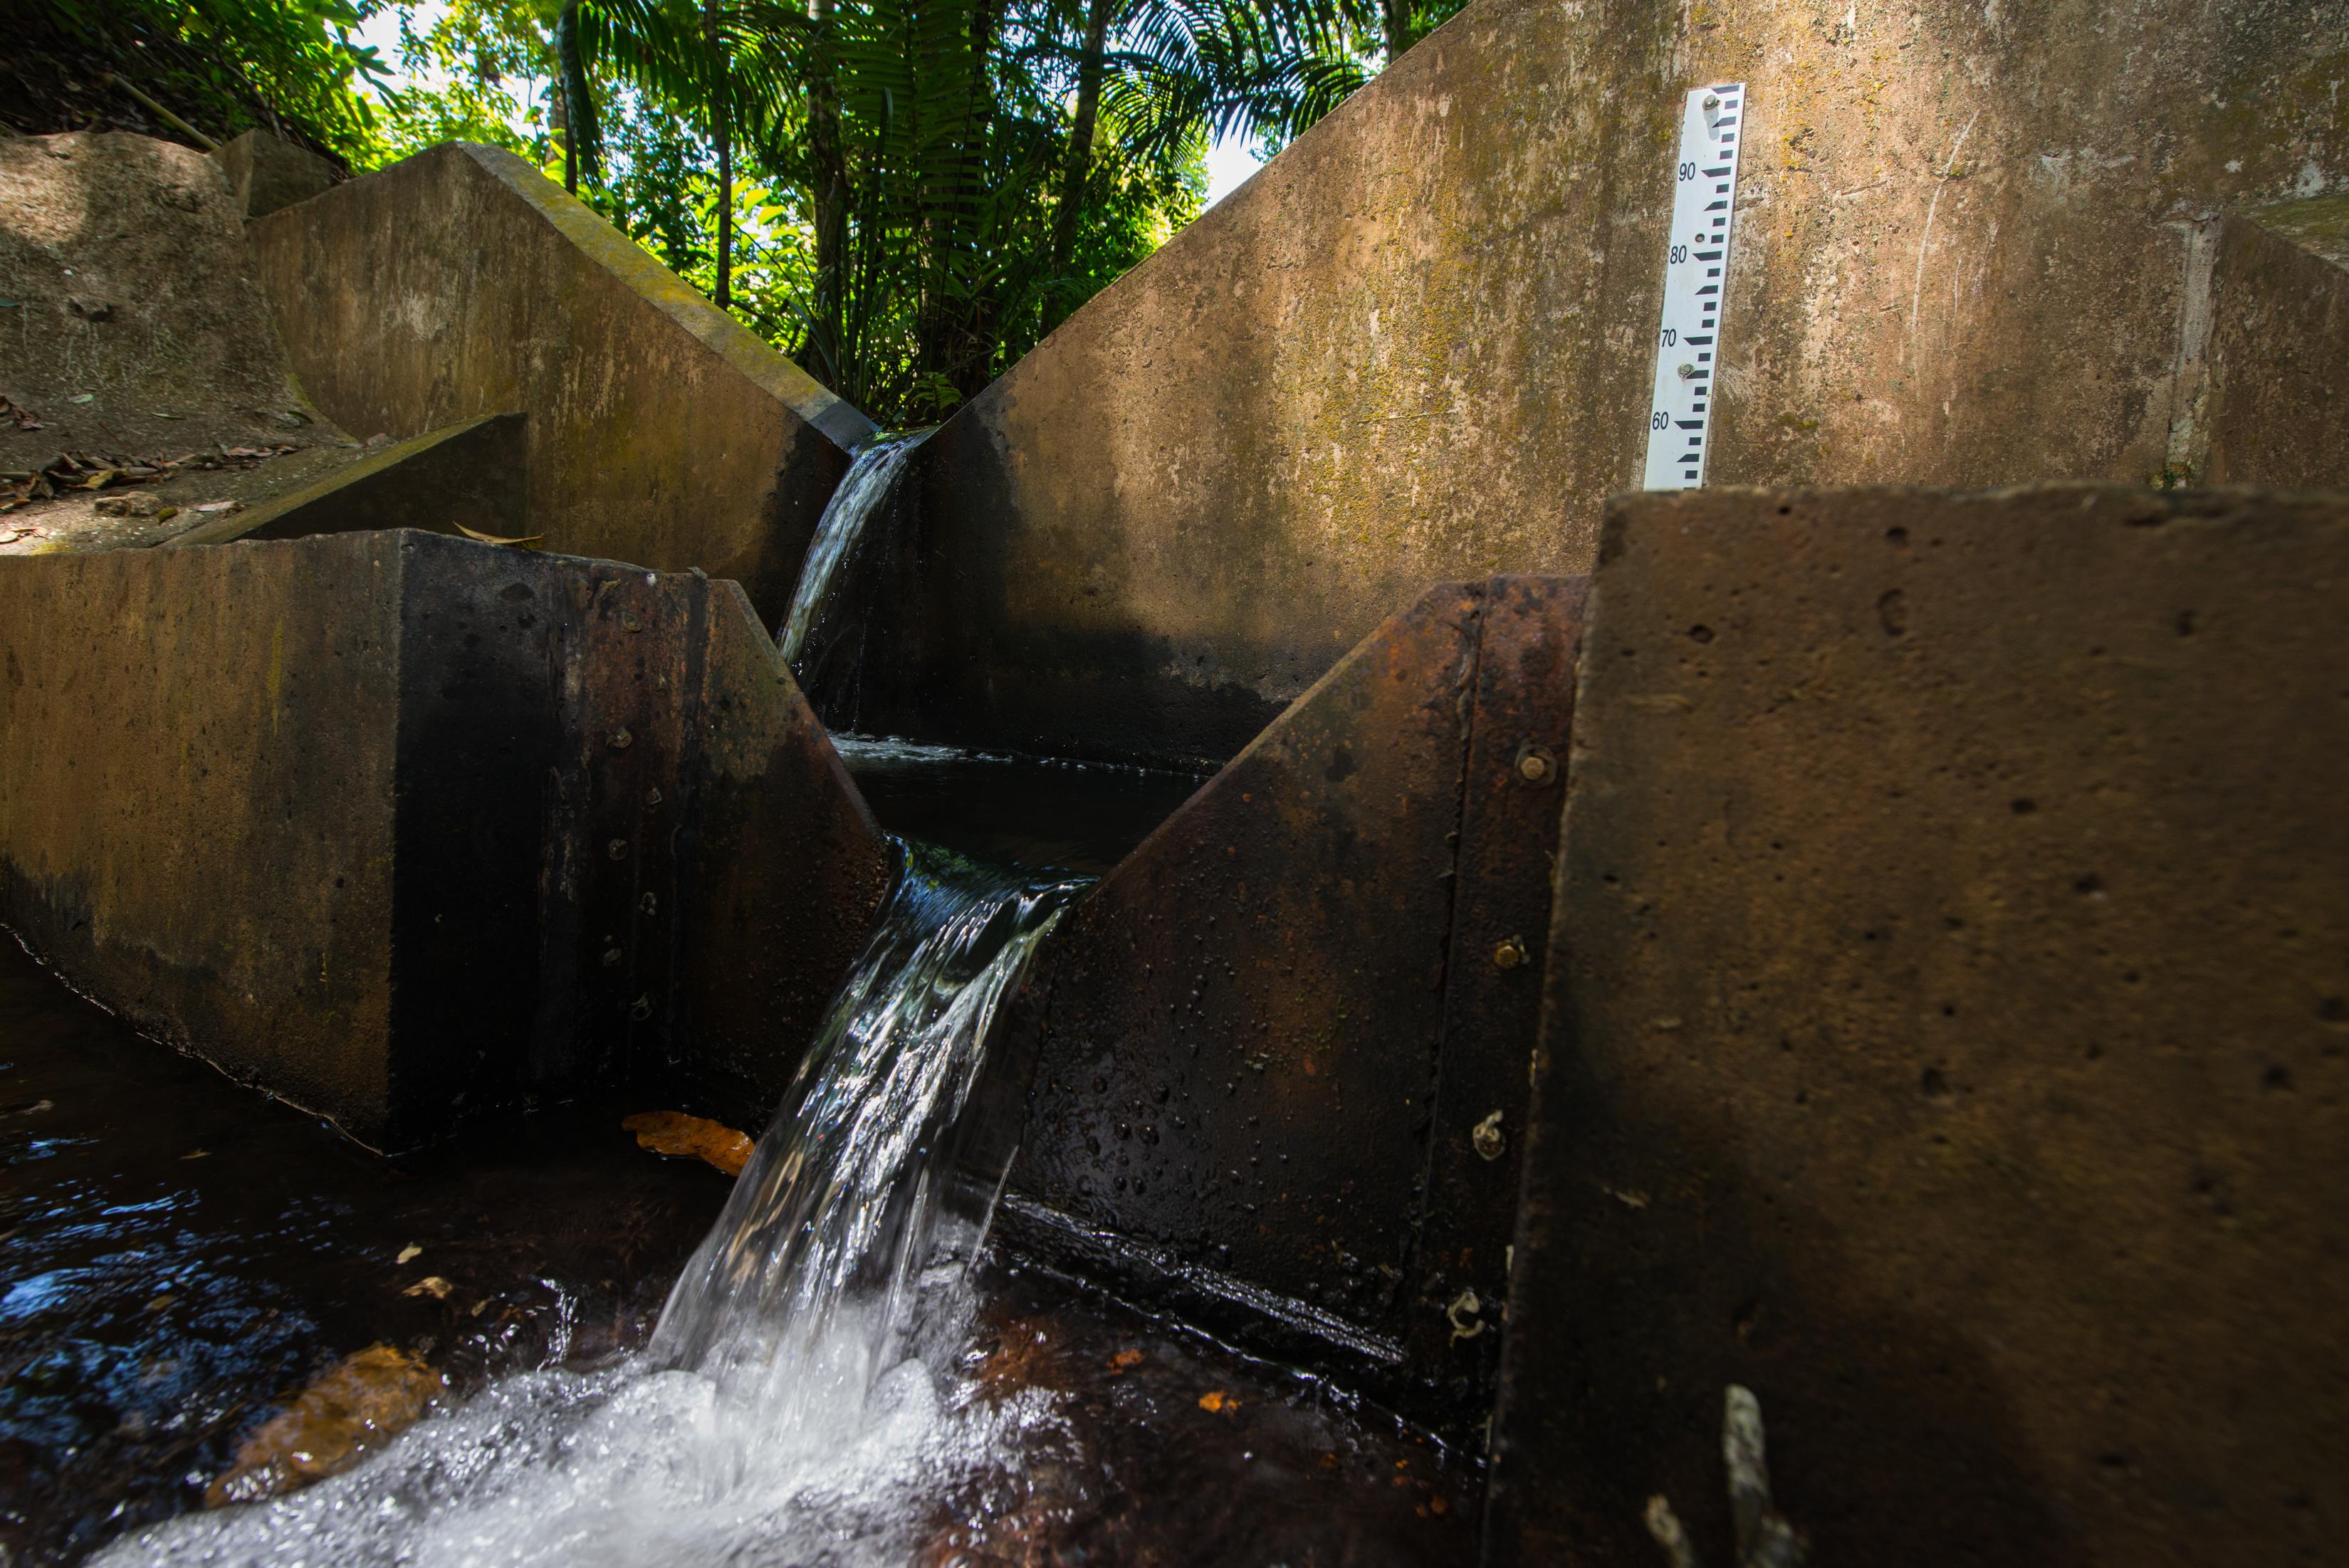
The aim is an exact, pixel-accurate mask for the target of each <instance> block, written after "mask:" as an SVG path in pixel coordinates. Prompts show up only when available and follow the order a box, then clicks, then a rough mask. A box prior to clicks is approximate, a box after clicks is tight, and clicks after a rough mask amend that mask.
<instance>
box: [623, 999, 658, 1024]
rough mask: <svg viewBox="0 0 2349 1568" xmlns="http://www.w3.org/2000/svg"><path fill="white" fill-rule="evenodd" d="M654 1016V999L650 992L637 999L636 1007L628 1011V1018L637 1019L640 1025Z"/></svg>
mask: <svg viewBox="0 0 2349 1568" xmlns="http://www.w3.org/2000/svg"><path fill="white" fill-rule="evenodd" d="M652 1015H653V999H652V995H651V993H650V992H647V993H646V994H645V995H643V996H640V997H638V998H636V1003H635V1005H633V1006H631V1007H630V1008H629V1009H628V1016H629V1017H631V1018H633V1019H635V1020H636V1022H637V1023H643V1022H644V1021H645V1020H646V1019H647V1018H650V1017H651V1016H652Z"/></svg>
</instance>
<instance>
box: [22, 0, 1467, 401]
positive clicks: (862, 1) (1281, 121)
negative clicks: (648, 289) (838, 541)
mask: <svg viewBox="0 0 2349 1568" xmlns="http://www.w3.org/2000/svg"><path fill="white" fill-rule="evenodd" d="M5 3H7V4H9V5H28V4H29V5H38V6H44V7H46V8H47V14H48V20H49V22H50V23H51V24H52V25H54V26H62V27H67V28H79V29H81V30H82V31H84V32H97V31H100V30H103V29H105V28H108V27H113V28H116V29H118V30H119V28H121V27H122V26H125V25H126V18H130V19H133V20H134V21H135V24H136V25H137V26H142V27H144V28H145V29H146V30H147V33H149V34H150V35H152V36H153V40H154V41H155V42H156V43H158V44H160V45H163V46H166V47H154V48H150V44H149V42H148V41H145V40H142V41H141V42H140V45H139V47H140V49H141V50H144V51H147V53H145V54H143V55H142V56H141V58H142V59H154V60H163V59H165V58H166V57H168V58H169V61H170V63H171V65H172V67H173V68H174V69H176V70H178V71H179V72H180V73H181V75H182V76H187V77H189V78H190V79H189V80H187V81H184V82H181V83H179V84H178V85H179V87H180V88H181V101H188V94H189V93H191V92H196V93H199V94H201V93H202V91H206V90H209V91H210V93H211V95H212V96H211V98H210V99H205V100H203V101H207V102H210V103H212V104H213V105H214V107H213V108H212V110H211V112H212V113H213V114H214V115H215V118H216V123H217V124H219V125H220V126H221V129H222V130H224V131H228V130H235V129H239V128H240V127H239V126H237V125H236V124H235V123H234V122H235V121H236V120H237V119H239V118H240V116H242V117H243V119H247V120H251V119H254V118H255V116H254V112H253V109H254V105H256V104H258V105H262V106H265V107H264V110H263V112H264V113H269V114H272V115H273V116H282V117H284V118H286V119H292V120H294V121H295V122H296V123H297V124H298V126H299V128H300V130H301V131H302V132H303V134H304V135H305V139H307V140H311V141H313V143H314V144H316V145H319V146H321V147H323V148H324V149H326V151H331V152H332V153H334V154H335V155H336V156H338V157H339V158H340V159H342V160H343V161H345V162H346V163H347V164H348V165H349V166H351V167H352V168H354V169H363V168H367V167H372V166H375V165H377V164H379V163H381V162H384V161H389V160H391V159H395V158H398V157H400V156H403V155H405V154H406V153H408V152H409V151H415V150H417V149H419V148H420V147H424V146H428V145H430V144H432V143H434V142H438V141H441V140H449V139H451V138H461V139H465V140H479V141H489V142H494V143H498V144H502V145H504V146H507V147H510V148H512V149H513V150H514V151H518V152H520V153H522V154H523V156H525V157H527V158H530V159H532V160H533V161H535V162H537V163H538V164H539V165H540V166H541V167H543V169H545V170H546V171H547V172H548V173H549V174H550V175H551V176H552V177H554V178H557V179H560V180H562V181H563V182H564V184H565V185H567V186H569V187H570V188H571V189H573V190H574V191H575V192H577V193H578V194H579V196H580V197H581V198H582V199H583V200H584V201H586V202H589V203H590V204H591V205H593V206H594V207H595V208H596V210H598V211H599V212H601V213H603V214H604V215H605V217H607V218H609V219H610V220H611V221H612V222H613V223H616V224H617V225H618V226H619V227H620V228H622V229H623V230H625V231H626V233H628V234H631V235H632V236H634V237H635V238H636V240H638V241H639V242H640V243H641V244H644V245H646V246H647V248H648V249H649V250H651V251H652V252H653V253H654V254H657V255H658V256H659V257H660V258H661V259H662V260H663V261H664V262H665V263H667V265H669V266H670V267H671V268H672V269H674V270H675V271H677V272H678V273H679V274H681V275H684V276H686V277H688V279H690V280H692V281H693V282H694V283H696V284H697V285H698V286H701V287H702V288H703V289H705V290H706V291H707V292H708V293H709V296H710V297H711V298H712V299H714V300H715V301H716V302H717V303H718V304H719V305H720V306H723V307H725V308H726V309H729V310H730V311H731V312H733V313H734V314H735V315H736V316H737V317H740V319H741V320H743V321H744V322H745V323H747V324H748V325H750V327H753V328H754V329H755V330H757V331H759V332H761V334H763V335H764V336H766V337H769V338H770V339H771V340H772V341H774V342H775V343H776V344H778V345H779V346H780V347H781V348H783V350H784V351H785V352H786V353H789V354H790V355H792V357H793V358H795V359H797V360H798V361H799V362H800V363H801V364H802V365H803V366H805V367H806V368H807V369H809V370H810V371H811V372H812V373H813V374H814V375H815V376H816V377H817V379H820V380H823V382H824V383H825V384H826V385H828V386H830V387H832V388H833V389H835V390H837V391H839V392H840V393H841V394H842V395H843V396H844V397H846V398H848V399H849V400H851V401H852V402H854V403H856V404H858V405H859V406H861V407H863V408H864V409H866V410H868V411H870V412H872V413H873V414H874V415H875V416H876V417H878V418H881V419H883V420H884V421H891V422H918V421H928V420H933V419H936V418H938V417H940V416H942V415H943V414H944V413H945V412H946V411H947V410H950V409H952V408H953V407H954V406H956V405H957V404H958V403H959V402H961V401H962V400H964V399H966V398H968V397H969V396H970V395H972V394H973V393H974V392H976V391H977V390H978V389H979V388H981V387H983V386H984V385H986V383H987V382H988V380H990V379H993V377H995V376H996V375H997V374H999V372H1000V371H1001V370H1002V369H1005V368H1006V367H1007V366H1008V365H1009V363H1010V362H1011V361H1012V360H1014V359H1016V358H1018V357H1019V355H1020V354H1022V353H1024V352H1025V351H1026V350H1027V349H1028V348H1031V347H1033V346H1034V345H1035V344H1036V343H1037V342H1038V341H1039V340H1040V339H1041V337H1043V336H1044V334H1045V333H1047V332H1049V331H1050V329H1051V328H1052V327H1054V326H1056V325H1057V324H1058V323H1059V322H1060V321H1061V319H1063V318H1064V317H1067V316H1068V315H1069V314H1070V312H1071V311H1073V310H1074V309H1075V308H1076V307H1077V306H1080V305H1081V304H1082V303H1083V302H1084V301H1085V300H1086V299H1088V298H1090V297H1091V296H1092V295H1093V294H1094V293H1096V292H1097V291H1099V290H1100V289H1101V288H1102V287H1103V286H1106V285H1107V284H1108V283H1109V282H1111V281H1112V279H1114V278H1115V277H1116V276H1117V275H1119V274H1120V273H1122V272H1123V271H1124V270H1125V269H1126V268H1128V267H1130V266H1132V265H1133V264H1134V263H1135V262H1137V261H1139V260H1141V259H1142V258H1143V256H1145V255H1147V254H1149V253H1150V252H1151V251H1152V250H1153V249H1154V248H1155V247H1156V246H1157V245H1159V244H1163V243H1164V241H1165V239H1166V238H1167V237H1168V236H1169V235H1170V234H1173V233H1174V230H1175V229H1177V228H1179V227H1180V226H1181V225H1182V224H1184V223H1187V222H1189V221H1190V219H1191V218H1192V217H1193V216H1195V214H1196V213H1197V212H1198V211H1199V208H1200V206H1201V203H1202V201H1203V199H1204V196H1205V192H1206V172H1205V154H1206V150H1207V148H1208V146H1209V145H1210V144H1211V143H1212V142H1214V141H1216V140H1234V139H1238V140H1246V141H1247V142H1248V143H1250V144H1252V145H1253V146H1254V147H1255V148H1256V149H1257V151H1259V152H1260V153H1268V152H1269V151H1273V150H1275V149H1277V148H1278V147H1279V146H1280V145H1282V144H1283V143H1285V142H1286V141H1287V140H1289V139H1290V138H1292V137H1294V136H1296V135H1297V134H1299V132H1300V131H1302V130H1304V129H1305V128H1306V127H1307V126H1309V125H1310V124H1311V123H1312V122H1313V121H1314V120H1315V119H1318V118H1319V116H1321V115H1322V114H1325V113H1327V112H1328V111H1329V110H1330V109H1332V108H1334V107H1335V106H1336V105H1337V104H1338V103H1339V102H1340V101H1341V100H1342V99H1344V98H1345V97H1346V95H1347V94H1348V93H1350V92H1351V91H1352V90H1353V89H1354V88H1357V87H1359V86H1360V85H1361V83H1362V81H1364V80H1365V79H1366V78H1368V76H1369V75H1371V73H1372V72H1374V71H1375V70H1376V69H1377V68H1378V67H1379V65H1380V63H1381V61H1382V60H1383V59H1385V58H1389V57H1392V55H1394V54H1396V53H1399V52H1400V51H1401V50H1402V49H1403V48H1406V47H1410V45H1411V43H1412V42H1413V40H1414V39H1415V38H1416V37H1417V36H1420V35H1421V34H1422V33H1423V32H1424V31H1425V30H1426V29H1427V28H1428V27H1430V26H1433V25H1434V24H1435V23H1436V22H1438V21H1441V20H1442V19H1443V17H1444V16H1445V15H1448V13H1449V11H1450V10H1451V9H1453V8H1454V7H1456V5H1458V4H1459V3H1460V0H432V3H429V4H424V5H393V4H389V3H388V0H5ZM387 13H388V14H389V15H390V16H396V17H397V19H398V45H397V46H396V47H395V48H394V49H393V50H392V57H390V58H386V57H384V56H383V55H382V54H381V53H380V52H378V50H376V49H374V48H371V47H367V46H366V45H364V44H362V43H360V42H358V41H357V35H358V32H359V29H360V28H361V27H362V26H363V25H365V24H366V23H367V22H368V21H369V20H370V19H371V18H373V17H375V16H378V15H380V14H387ZM280 129H283V127H282V126H281V127H280Z"/></svg>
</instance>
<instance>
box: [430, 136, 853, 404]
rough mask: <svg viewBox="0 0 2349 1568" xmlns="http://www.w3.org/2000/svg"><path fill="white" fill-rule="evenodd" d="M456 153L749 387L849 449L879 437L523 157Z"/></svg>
mask: <svg viewBox="0 0 2349 1568" xmlns="http://www.w3.org/2000/svg"><path fill="white" fill-rule="evenodd" d="M455 146H456V147H457V149H458V150H459V151H461V152H462V153H463V154H464V155H465V156H466V157H468V158H470V159H471V160H472V161H474V162H475V163H478V164H479V165H481V168H483V169H485V170H487V171H489V172H490V173H491V174H492V176H494V177H495V178H496V179H497V181H498V182H500V183H501V184H502V185H504V186H505V187H506V189H508V190H509V191H512V192H513V193H514V194H515V195H517V196H519V197H521V198H522V199H523V201H524V202H528V203H529V204H530V205H531V207H532V208H533V210H535V211H536V212H537V213H538V214H539V215H540V216H541V217H543V218H544V219H545V220H546V222H547V223H549V224H550V225H552V226H553V227H554V229H555V230H556V231H557V232H559V233H560V234H562V235H563V236H564V238H565V239H567V240H569V241H570V242H571V243H572V244H574V245H576V246H577V247H578V248H579V251H580V253H581V254H583V255H585V256H587V257H588V258H589V259H590V260H592V261H594V262H595V265H597V266H600V267H602V268H603V269H604V270H605V271H606V272H608V273H610V274H611V275H613V276H614V277H616V278H617V279H618V280H619V281H620V282H622V283H623V284H625V285H626V286H628V287H629V288H630V289H632V290H634V291H635V292H636V294H638V295H640V296H643V297H644V299H645V300H646V301H647V302H648V303H649V304H651V305H652V306H654V307H655V308H657V310H659V311H660V312H661V314H662V315H664V316H667V317H668V318H669V319H670V320H671V321H674V322H675V323H677V325H678V327H681V328H683V329H684V330H685V331H686V332H688V333H689V334H691V335H692V337H694V338H696V339H697V340H698V341H699V342H700V343H701V344H702V345H703V346H704V347H705V348H708V349H709V351H710V352H711V353H713V354H715V355H717V356H718V357H719V358H721V359H723V360H725V361H726V363H727V364H728V365H729V366H730V367H732V369H734V371H735V373H736V374H738V375H740V377H741V378H742V379H744V380H746V381H749V382H750V383H751V384H752V385H753V386H756V387H758V388H760V389H762V390H764V391H765V392H766V393H767V394H768V395H769V396H771V397H772V398H773V399H775V400H776V401H778V402H780V403H781V404H782V405H783V406H784V407H785V408H788V409H790V410H792V412H793V413H795V414H797V415H799V417H800V418H801V419H802V420H805V421H807V422H808V423H809V424H811V425H813V426H814V427H815V428H816V429H818V430H820V431H823V433H824V434H826V435H828V436H830V437H831V438H832V439H833V441H838V442H839V443H840V444H841V445H843V446H854V445H855V444H856V443H857V442H858V441H864V439H866V438H867V437H869V436H871V435H872V433H873V421H871V420H869V419H867V418H865V417H864V415H863V414H861V413H859V412H857V411H856V410H855V409H854V408H853V407H851V406H850V405H849V404H848V402H847V401H846V400H843V399H842V398H841V397H839V396H838V395H836V394H835V393H833V391H831V390H830V389H827V388H826V387H824V386H823V384H822V383H821V382H819V381H818V380H816V379H815V378H814V377H812V376H811V375H809V374H808V373H807V372H806V371H805V370H802V369H800V368H799V367H798V366H797V365H794V364H792V362H791V361H790V360H789V359H786V358H783V357H782V355H781V354H779V353H777V352H776V351H775V347H774V345H773V344H771V343H769V342H768V341H766V340H765V339H764V338H762V337H760V336H759V335H758V334H757V333H755V332H752V331H751V330H750V328H749V327H745V326H743V325H742V324H741V323H740V321H737V320H736V319H734V317H731V316H730V315H729V314H727V313H726V312H725V311H723V310H720V309H719V308H718V306H716V305H714V304H712V303H711V302H710V301H709V297H708V296H705V295H704V294H703V293H702V292H701V291H700V290H699V289H698V288H695V287H694V286H692V285H691V284H689V283H687V282H686V281H685V280H684V279H683V278H680V277H678V275H677V274H675V273H673V272H671V271H669V270H668V268H667V267H665V266H663V265H661V264H660V263H659V262H657V261H656V260H654V259H653V257H652V255H651V254H649V253H648V252H647V251H646V249H645V248H644V246H642V245H640V244H636V241H634V240H632V239H630V238H628V236H627V235H626V234H622V233H620V231H619V230H617V229H616V228H614V227H613V226H612V225H611V223H608V222H607V221H605V218H604V217H603V216H602V215H601V214H600V213H597V212H596V211H595V209H594V208H592V207H590V206H588V205H587V204H586V203H585V202H582V201H580V200H579V199H578V198H577V197H575V196H574V195H572V194H571V193H570V192H566V191H564V189H563V187H561V186H560V185H557V184H555V183H554V182H553V181H552V180H549V179H548V178H547V177H546V176H545V175H543V174H542V173H540V172H539V171H537V170H536V169H533V168H532V167H531V166H530V164H529V163H528V162H526V161H523V159H522V158H521V157H519V156H518V155H516V154H515V153H513V152H512V151H509V150H508V149H506V148H503V147H490V146H485V145H483V144H481V143H480V142H475V141H462V142H458V143H456V144H455Z"/></svg>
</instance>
